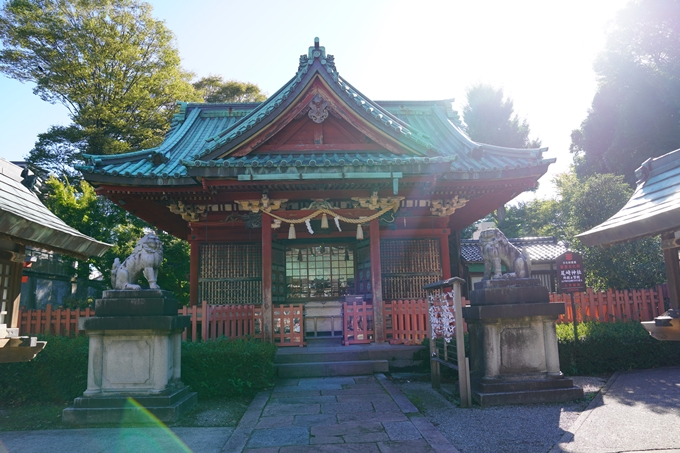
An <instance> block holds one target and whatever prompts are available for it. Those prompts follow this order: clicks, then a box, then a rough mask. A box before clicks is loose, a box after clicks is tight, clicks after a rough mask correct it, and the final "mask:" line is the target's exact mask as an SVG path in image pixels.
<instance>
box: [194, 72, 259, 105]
mask: <svg viewBox="0 0 680 453" xmlns="http://www.w3.org/2000/svg"><path fill="white" fill-rule="evenodd" d="M193 86H194V89H196V91H198V92H199V93H200V95H201V96H202V97H203V100H204V101H205V102H262V101H264V100H266V99H267V96H266V95H265V94H264V93H262V92H261V91H260V87H258V86H257V85H255V84H254V83H249V82H239V81H238V80H227V81H226V82H225V81H224V80H223V79H222V77H220V76H215V75H211V76H208V77H203V78H202V79H200V80H198V81H196V82H194V84H193Z"/></svg>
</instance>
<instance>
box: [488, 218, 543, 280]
mask: <svg viewBox="0 0 680 453" xmlns="http://www.w3.org/2000/svg"><path fill="white" fill-rule="evenodd" d="M479 250H480V252H481V253H482V257H483V258H484V280H489V279H490V278H513V277H515V278H529V277H531V258H530V257H529V255H528V254H527V253H526V252H525V251H523V250H520V249H518V248H517V247H515V246H514V245H512V244H511V243H510V242H509V241H508V238H506V237H505V235H504V234H503V232H502V231H501V230H499V229H498V228H490V229H488V230H484V231H482V232H481V233H480V235H479ZM502 264H505V267H506V268H507V269H512V272H509V273H507V274H503V272H502V267H501V266H502ZM492 273H493V275H492Z"/></svg>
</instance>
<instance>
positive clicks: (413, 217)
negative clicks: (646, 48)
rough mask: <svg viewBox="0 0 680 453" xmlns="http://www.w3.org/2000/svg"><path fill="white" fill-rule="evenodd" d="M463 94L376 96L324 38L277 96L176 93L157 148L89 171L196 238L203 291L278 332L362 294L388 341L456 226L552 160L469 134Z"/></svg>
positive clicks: (199, 292) (98, 161)
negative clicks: (288, 311) (248, 307)
mask: <svg viewBox="0 0 680 453" xmlns="http://www.w3.org/2000/svg"><path fill="white" fill-rule="evenodd" d="M376 52H379V49H376ZM367 69H368V70H372V71H376V70H382V71H384V76H385V77H390V78H394V77H398V72H396V71H393V70H390V69H389V68H367ZM451 103H452V101H451V100H442V101H373V100H371V99H369V98H368V97H367V96H365V95H364V94H362V93H361V92H360V91H359V90H357V89H356V88H355V87H354V86H352V85H351V84H350V83H349V82H348V81H347V80H346V79H344V78H343V77H342V76H340V74H339V72H338V69H337V67H336V63H335V58H334V57H333V55H330V54H328V53H326V50H325V48H324V47H323V46H321V45H319V40H318V38H317V39H315V41H314V45H313V46H312V47H309V50H308V51H307V52H306V53H305V54H303V55H301V56H300V58H299V60H298V61H297V71H296V72H295V74H294V76H293V78H292V79H290V80H289V81H288V82H287V83H285V84H284V85H283V87H282V88H281V89H280V90H279V91H277V92H276V93H274V94H273V95H272V96H271V97H270V98H269V99H267V100H266V101H265V102H263V103H261V104H254V103H243V104H204V103H180V104H179V112H178V113H177V115H176V116H175V119H174V121H173V123H172V126H171V129H170V131H169V133H168V134H167V137H166V139H165V141H164V142H163V143H162V144H161V145H160V146H159V147H157V148H153V149H148V150H144V151H139V152H133V153H128V154H122V155H113V156H94V155H92V156H85V159H86V164H85V165H83V166H81V167H79V170H80V171H81V172H82V173H83V175H84V177H85V178H86V179H87V180H88V181H89V182H90V183H92V184H93V185H95V186H96V187H97V191H98V193H99V194H101V195H103V196H105V197H107V198H109V199H110V200H112V201H113V202H114V203H116V204H118V205H119V206H121V207H122V208H124V209H126V210H128V211H130V212H131V213H133V214H135V215H137V216H138V217H140V218H142V219H144V220H146V221H148V222H150V223H151V224H153V225H155V226H156V227H158V228H159V229H162V230H165V231H168V232H170V233H172V234H174V235H175V236H177V237H180V238H185V239H187V240H188V241H189V243H190V245H191V274H190V288H191V289H190V300H191V303H192V304H199V303H201V304H204V303H205V304H256V305H258V306H259V307H261V312H262V328H263V332H264V336H265V338H266V339H269V340H270V341H273V340H274V334H275V332H279V331H281V329H284V330H285V329H286V328H290V329H291V331H296V330H297V331H299V330H300V329H302V330H303V331H304V332H305V333H306V335H308V336H314V337H322V336H328V337H335V336H338V338H339V336H340V334H339V333H338V332H336V330H337V331H340V332H341V331H342V323H341V322H337V321H338V316H341V315H342V313H341V312H342V307H343V303H346V301H347V300H350V301H357V300H360V301H363V302H369V303H370V304H371V307H372V310H373V318H372V319H373V325H372V327H373V332H374V334H373V335H374V338H373V339H372V340H373V341H377V342H382V341H385V340H386V333H385V332H386V328H387V327H388V326H387V325H386V323H387V321H386V315H385V306H386V304H389V303H391V302H392V301H400V300H414V299H424V298H425V292H424V290H423V286H424V285H426V284H428V283H432V282H437V281H441V280H446V279H449V278H451V276H455V275H460V274H461V264H460V259H459V255H460V253H459V250H460V244H459V243H460V240H459V237H460V235H459V231H460V230H461V229H463V228H465V227H466V226H468V225H469V224H471V223H472V222H474V221H476V220H477V219H479V218H481V217H484V216H485V215H486V214H488V213H489V212H492V211H493V210H495V209H496V208H498V207H499V206H501V205H503V204H504V203H506V202H508V201H510V200H511V199H513V198H514V197H515V196H516V195H518V194H519V193H521V192H523V191H525V190H527V189H530V188H532V187H535V185H536V181H537V180H538V179H539V178H540V177H541V176H542V175H543V174H544V173H545V172H546V170H547V168H548V166H549V165H550V164H551V163H553V162H554V159H544V158H543V152H544V151H546V148H541V149H512V148H504V147H498V146H491V145H486V144H482V143H477V142H474V141H472V140H471V139H470V138H469V137H467V136H466V135H465V134H464V133H463V132H462V131H461V129H460V119H459V117H458V114H457V113H456V112H455V111H454V110H453V109H452V105H451ZM282 306H296V307H302V313H303V315H302V316H303V319H302V322H301V325H297V324H295V325H291V326H289V327H286V326H283V327H282V326H281V325H280V324H277V323H278V321H276V319H277V318H276V317H275V316H274V315H273V313H274V312H275V311H276V310H278V309H279V307H282Z"/></svg>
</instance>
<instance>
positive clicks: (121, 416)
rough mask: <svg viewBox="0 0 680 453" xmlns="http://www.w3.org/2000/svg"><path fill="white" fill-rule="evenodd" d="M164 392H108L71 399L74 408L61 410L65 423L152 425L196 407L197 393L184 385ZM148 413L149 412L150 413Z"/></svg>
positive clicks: (172, 420) (168, 420)
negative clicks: (143, 393) (107, 393)
mask: <svg viewBox="0 0 680 453" xmlns="http://www.w3.org/2000/svg"><path fill="white" fill-rule="evenodd" d="M165 393H166V394H165V395H140V394H139V393H135V394H132V395H129V396H124V395H122V394H109V395H105V396H82V397H80V398H76V399H75V400H74V401H73V407H67V408H66V409H64V410H63V412H62V420H63V422H64V423H71V424H75V425H83V424H102V423H107V424H108V423H112V424H121V423H123V424H124V423H134V424H155V423H157V422H158V420H160V421H162V422H164V423H172V422H175V421H177V420H179V419H180V418H181V417H182V416H183V415H184V414H186V413H188V412H189V411H191V409H193V408H194V406H196V403H197V402H198V399H197V397H196V392H192V391H191V390H190V388H189V386H187V385H184V386H182V387H181V388H179V389H175V390H170V389H168V390H167V391H166V392H165ZM149 414H151V415H149Z"/></svg>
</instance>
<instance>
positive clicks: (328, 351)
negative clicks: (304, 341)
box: [274, 346, 423, 367]
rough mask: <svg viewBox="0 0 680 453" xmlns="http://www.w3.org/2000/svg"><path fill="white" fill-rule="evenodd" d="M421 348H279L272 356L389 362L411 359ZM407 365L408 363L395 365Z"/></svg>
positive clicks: (284, 360)
mask: <svg viewBox="0 0 680 453" xmlns="http://www.w3.org/2000/svg"><path fill="white" fill-rule="evenodd" d="M421 349H423V347H422V346H398V347H391V348H377V347H376V348H370V347H369V348H360V347H356V346H338V347H334V348H296V349H293V348H286V349H284V348H279V351H278V352H277V354H276V357H275V358H274V362H275V363H313V362H347V361H362V360H389V361H391V362H393V361H398V362H407V363H410V362H412V361H413V354H414V353H415V352H417V351H419V350H421ZM397 366H402V367H403V366H408V365H397Z"/></svg>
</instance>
